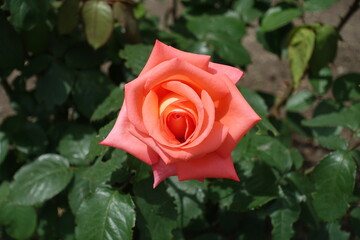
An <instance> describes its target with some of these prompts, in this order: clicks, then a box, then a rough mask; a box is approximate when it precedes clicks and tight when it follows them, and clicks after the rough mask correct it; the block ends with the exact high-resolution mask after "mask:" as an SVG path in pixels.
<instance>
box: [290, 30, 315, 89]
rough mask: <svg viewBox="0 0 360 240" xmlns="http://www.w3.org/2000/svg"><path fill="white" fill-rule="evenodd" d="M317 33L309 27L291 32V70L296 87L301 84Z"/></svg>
mask: <svg viewBox="0 0 360 240" xmlns="http://www.w3.org/2000/svg"><path fill="white" fill-rule="evenodd" d="M314 45H315V33H314V32H313V31H312V30H310V29H307V28H304V27H298V28H296V29H295V30H293V33H292V34H291V37H290V41H289V46H288V54H289V60H290V70H291V75H292V78H293V81H294V85H295V87H297V86H299V84H300V80H301V78H302V76H303V75H304V72H305V70H306V68H307V65H308V63H309V60H310V58H311V55H312V53H313V50H314Z"/></svg>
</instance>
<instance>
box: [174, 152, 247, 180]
mask: <svg viewBox="0 0 360 240" xmlns="http://www.w3.org/2000/svg"><path fill="white" fill-rule="evenodd" d="M176 168H177V172H178V177H179V180H180V181H184V180H189V179H201V178H230V179H233V180H235V181H240V180H239V177H238V176H237V174H236V171H235V168H234V164H233V162H232V159H231V156H230V155H229V156H227V157H222V156H220V155H219V154H217V153H210V154H207V155H206V156H205V157H203V158H201V159H196V160H192V161H181V162H177V163H176Z"/></svg>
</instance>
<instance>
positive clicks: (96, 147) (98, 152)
mask: <svg viewBox="0 0 360 240" xmlns="http://www.w3.org/2000/svg"><path fill="white" fill-rule="evenodd" d="M115 120H116V119H114V120H113V121H111V122H109V123H108V124H106V125H105V126H103V127H102V128H100V130H99V133H98V134H97V135H96V137H94V138H93V139H92V141H91V143H90V148H89V153H88V154H87V156H86V158H89V159H93V158H96V157H99V156H104V155H105V154H106V153H107V151H108V150H109V147H107V146H103V145H100V144H99V143H100V142H101V141H103V140H104V139H105V138H106V136H107V135H108V134H109V133H110V131H111V129H112V128H113V126H114V124H115Z"/></svg>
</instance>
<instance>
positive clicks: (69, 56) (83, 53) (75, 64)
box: [65, 42, 105, 69]
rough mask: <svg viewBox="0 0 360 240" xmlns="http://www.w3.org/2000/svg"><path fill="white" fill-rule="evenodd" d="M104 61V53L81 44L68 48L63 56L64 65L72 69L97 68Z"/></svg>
mask: <svg viewBox="0 0 360 240" xmlns="http://www.w3.org/2000/svg"><path fill="white" fill-rule="evenodd" d="M104 61H105V54H104V51H101V50H94V49H92V48H91V47H90V46H89V45H86V44H83V43H82V42H81V43H78V44H75V45H73V46H71V47H69V49H68V51H67V52H66V54H65V63H66V65H67V66H69V67H72V68H79V69H90V68H97V67H98V66H100V65H101V64H102V63H103V62H104Z"/></svg>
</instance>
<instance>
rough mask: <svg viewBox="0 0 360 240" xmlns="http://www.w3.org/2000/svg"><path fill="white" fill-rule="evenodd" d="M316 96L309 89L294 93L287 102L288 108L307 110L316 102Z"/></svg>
mask: <svg viewBox="0 0 360 240" xmlns="http://www.w3.org/2000/svg"><path fill="white" fill-rule="evenodd" d="M314 100H315V96H314V95H313V94H312V93H311V92H310V91H309V90H302V91H300V92H297V93H295V94H293V95H292V96H291V97H290V98H289V100H288V101H287V102H286V109H287V110H288V111H292V112H298V111H302V110H305V109H307V108H309V107H310V106H311V104H313V103H314Z"/></svg>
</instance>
